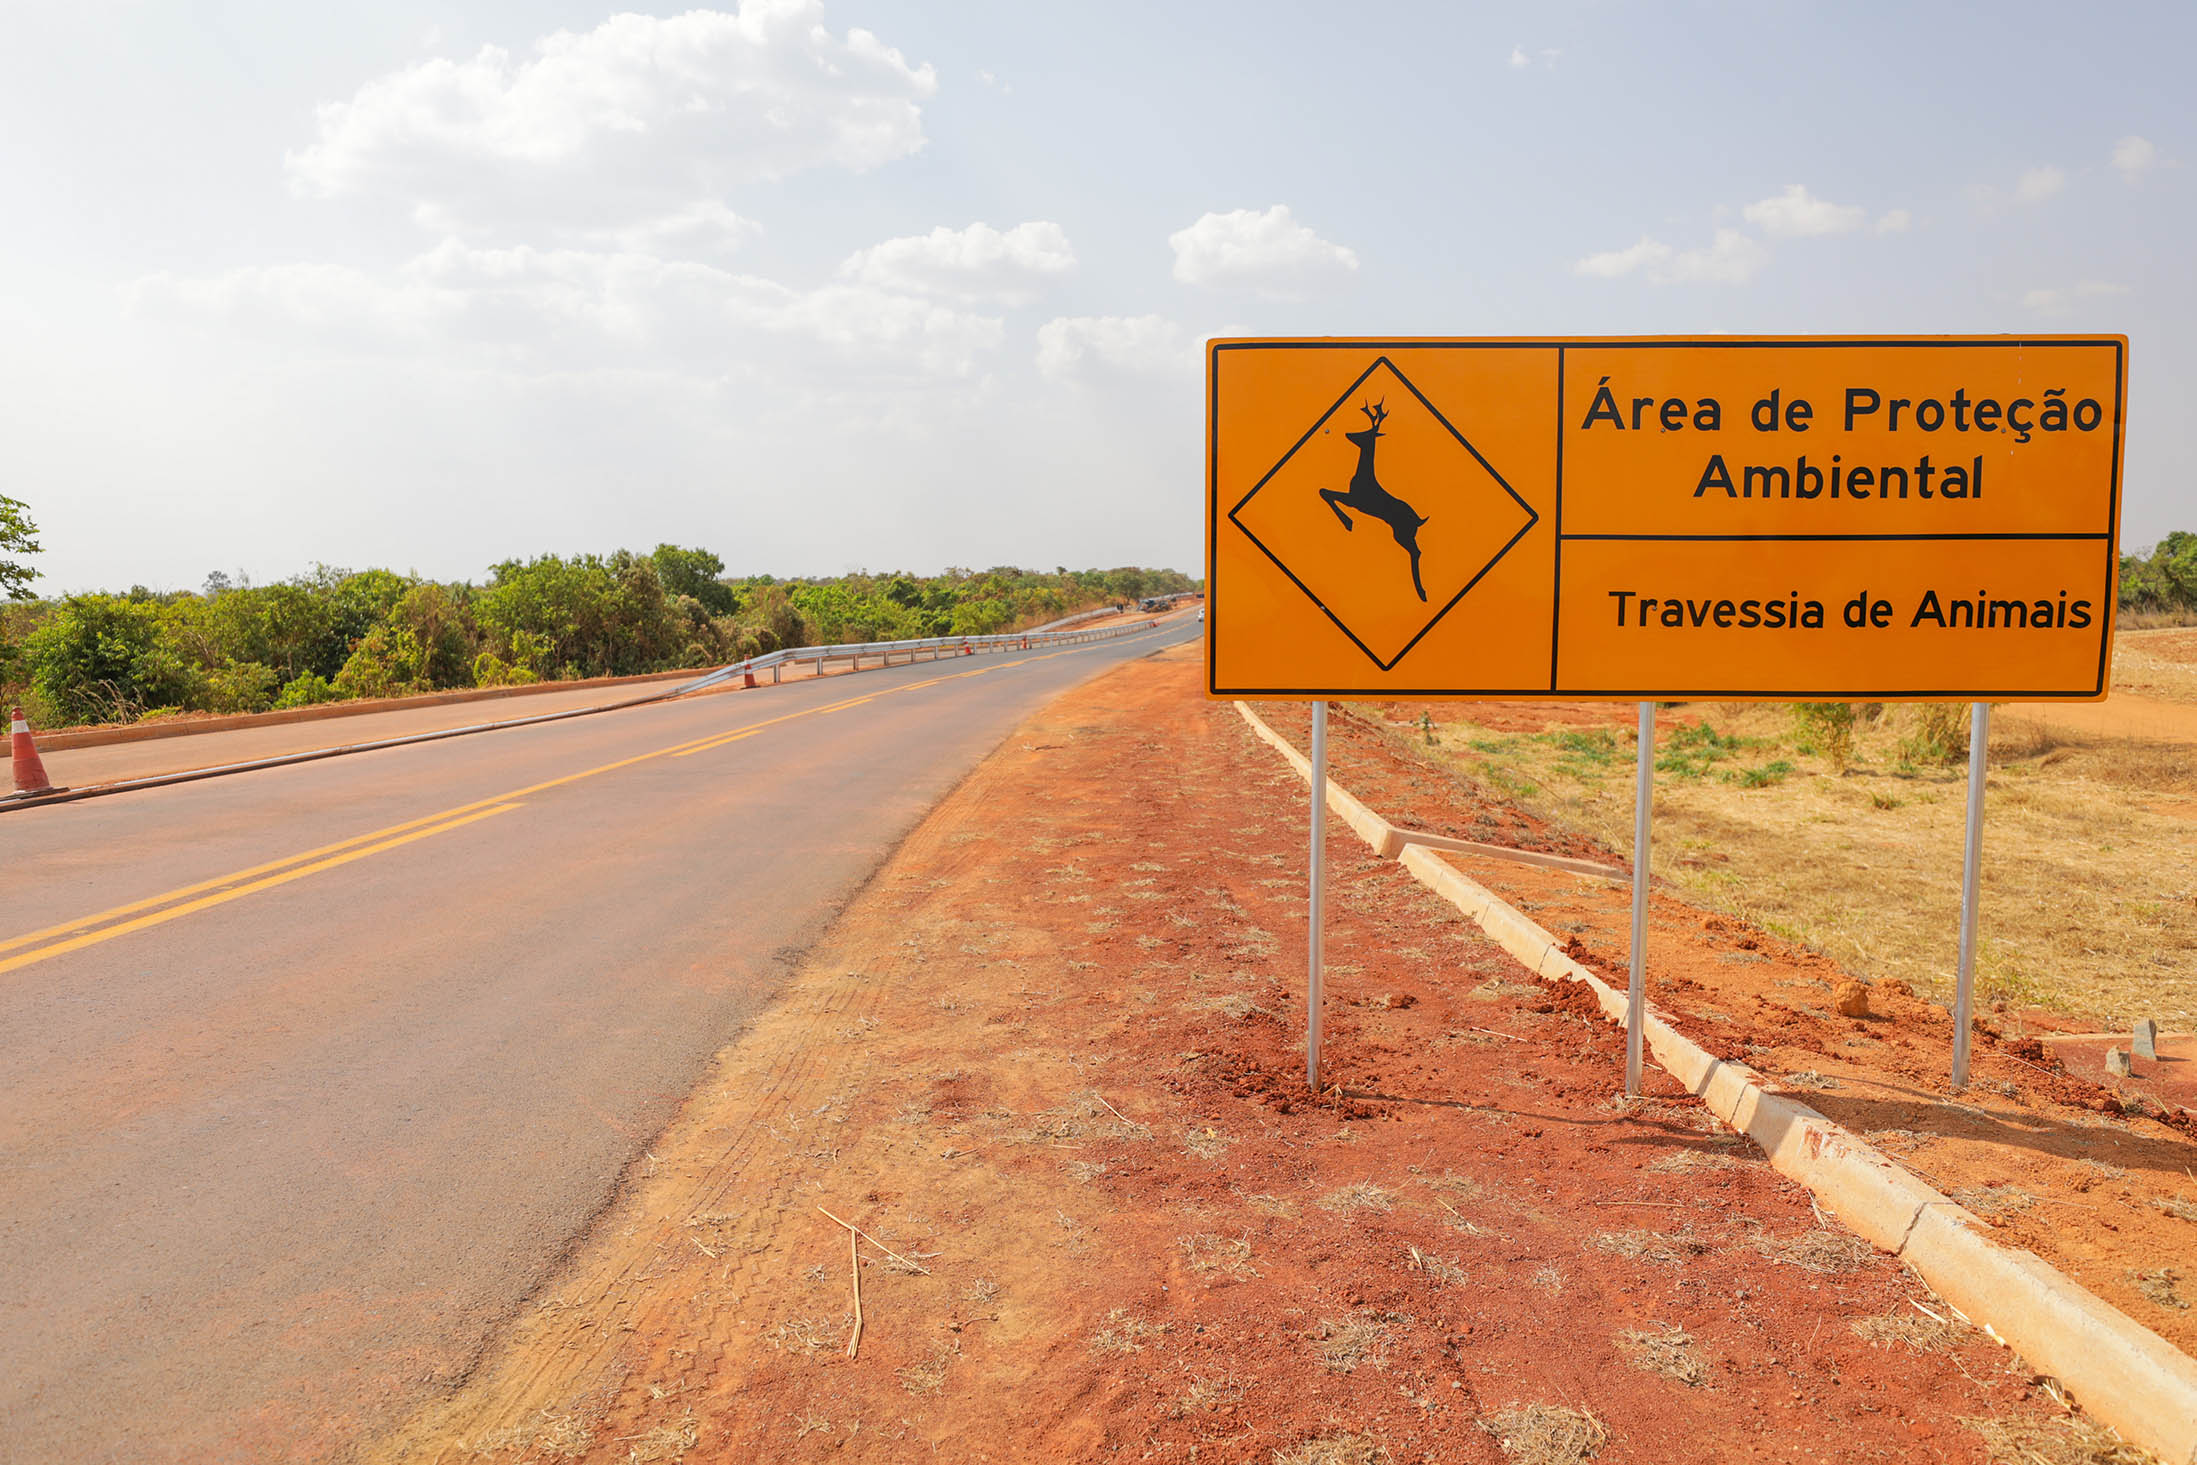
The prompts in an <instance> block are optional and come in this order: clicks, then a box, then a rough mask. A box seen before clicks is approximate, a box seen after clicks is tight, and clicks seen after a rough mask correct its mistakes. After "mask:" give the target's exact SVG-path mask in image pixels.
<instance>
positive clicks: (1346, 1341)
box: [1312, 1309, 1404, 1373]
mask: <svg viewBox="0 0 2197 1465" xmlns="http://www.w3.org/2000/svg"><path fill="white" fill-rule="evenodd" d="M1402 1321H1404V1319H1403V1318H1402V1317H1400V1316H1399V1315H1398V1314H1396V1313H1392V1312H1374V1311H1372V1310H1370V1309H1366V1310H1361V1311H1359V1312H1354V1313H1350V1314H1348V1315H1347V1316H1344V1317H1339V1318H1334V1317H1331V1318H1326V1319H1323V1320H1322V1321H1321V1323H1320V1326H1319V1328H1318V1330H1317V1331H1315V1332H1314V1333H1313V1335H1312V1352H1313V1354H1314V1355H1315V1356H1316V1357H1318V1359H1319V1360H1320V1366H1321V1367H1323V1368H1325V1369H1326V1370H1327V1371H1328V1372H1329V1373H1356V1372H1357V1371H1358V1368H1359V1366H1360V1365H1361V1364H1362V1365H1364V1366H1365V1367H1367V1368H1371V1369H1374V1370H1379V1369H1382V1368H1385V1367H1386V1366H1387V1365H1388V1345H1389V1343H1390V1342H1391V1341H1392V1337H1393V1335H1392V1333H1391V1331H1390V1328H1391V1325H1392V1324H1394V1323H1399V1322H1402Z"/></svg>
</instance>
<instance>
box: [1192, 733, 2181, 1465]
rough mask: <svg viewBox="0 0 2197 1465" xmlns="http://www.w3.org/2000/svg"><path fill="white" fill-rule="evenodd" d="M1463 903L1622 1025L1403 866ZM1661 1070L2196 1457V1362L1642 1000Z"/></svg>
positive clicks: (1508, 919)
mask: <svg viewBox="0 0 2197 1465" xmlns="http://www.w3.org/2000/svg"><path fill="white" fill-rule="evenodd" d="M1236 710H1237V711H1238V712H1239V713H1241V714H1242V715H1243V718H1244V720H1245V721H1246V722H1248V723H1249V724H1250V725H1251V728H1252V730H1253V731H1254V732H1256V733H1257V734H1258V735H1259V736H1260V737H1261V738H1264V739H1265V740H1266V741H1267V742H1269V743H1271V744H1273V745H1274V747H1275V748H1276V749H1277V750H1278V751H1279V752H1280V753H1281V754H1282V756H1283V757H1284V758H1286V759H1287V760H1288V762H1289V764H1290V766H1291V767H1292V768H1294V769H1296V771H1297V774H1298V776H1299V777H1301V778H1303V779H1305V780H1307V781H1308V782H1309V781H1310V779H1311V777H1312V765H1311V762H1310V761H1309V760H1308V759H1306V758H1305V757H1304V756H1303V755H1302V754H1300V753H1299V752H1298V751H1297V750H1296V749H1295V748H1293V747H1291V746H1290V745H1289V743H1288V741H1287V740H1286V739H1284V738H1283V737H1282V736H1281V735H1280V734H1279V733H1276V732H1275V731H1274V730H1273V729H1272V728H1270V727H1268V726H1267V725H1266V723H1265V722H1263V721H1262V720H1260V718H1259V715H1258V714H1257V713H1256V712H1253V711H1252V710H1251V708H1250V706H1249V705H1248V704H1246V703H1243V702H1238V703H1236ZM1327 787H1328V807H1329V808H1331V809H1333V810H1334V811H1335V812H1336V813H1337V814H1339V815H1341V816H1342V817H1343V819H1344V820H1345V821H1347V822H1348V823H1349V824H1350V826H1351V828H1353V829H1355V830H1356V831H1357V832H1358V834H1359V836H1360V837H1361V838H1363V839H1364V840H1365V841H1366V843H1367V844H1369V845H1371V846H1372V847H1373V849H1374V851H1375V852H1376V853H1378V852H1379V851H1380V850H1381V848H1382V846H1383V844H1384V842H1385V841H1386V839H1387V836H1388V831H1389V830H1390V829H1391V828H1392V827H1393V826H1392V825H1390V823H1389V821H1388V820H1387V819H1385V818H1383V817H1382V816H1381V815H1379V814H1376V813H1375V812H1373V810H1371V809H1370V808H1368V807H1366V805H1365V804H1363V803H1361V802H1360V801H1359V800H1357V799H1356V798H1353V797H1352V796H1351V795H1350V794H1349V793H1347V792H1346V791H1344V790H1343V789H1342V787H1341V786H1340V785H1338V784H1337V783H1336V782H1335V781H1334V780H1333V779H1332V778H1330V779H1329V780H1328V785H1327ZM1399 863H1401V864H1402V865H1403V867H1404V868H1405V869H1407V870H1409V871H1410V872H1411V874H1412V876H1413V878H1415V879H1417V880H1418V881H1419V882H1420V883H1421V884H1422V885H1425V886H1426V887H1427V888H1428V889H1430V890H1432V891H1433V892H1434V893H1435V894H1437V895H1440V896H1441V897H1443V898H1444V899H1445V900H1447V901H1449V902H1450V903H1451V904H1452V905H1454V906H1456V907H1457V908H1458V909H1459V910H1460V911H1463V912H1464V913H1465V914H1466V915H1467V916H1469V917H1471V918H1472V920H1473V921H1474V922H1475V923H1476V924H1477V925H1479V927H1480V928H1481V929H1482V930H1483V931H1485V932H1487V934H1488V935H1489V936H1490V937H1492V938H1494V940H1495V942H1496V944H1497V945H1499V946H1501V947H1502V948H1503V949H1504V950H1505V951H1507V952H1509V953H1510V954H1511V955H1512V956H1513V957H1514V958H1516V959H1517V960H1518V961H1519V962H1520V963H1522V964H1523V965H1524V966H1525V967H1526V968H1527V969H1528V970H1530V971H1532V972H1534V973H1536V974H1537V975H1540V976H1544V977H1551V978H1562V979H1564V980H1566V981H1574V982H1585V983H1586V984H1587V986H1588V987H1589V988H1590V989H1591V990H1592V991H1593V992H1594V994H1595V998H1596V1000H1597V1001H1598V1002H1599V1003H1600V1005H1601V1008H1602V1012H1603V1015H1604V1016H1605V1017H1607V1018H1609V1019H1610V1020H1611V1021H1612V1022H1614V1023H1616V1024H1617V1025H1618V1026H1620V1027H1622V1026H1624V1023H1625V994H1624V993H1622V992H1620V991H1618V990H1617V989H1616V988H1614V987H1611V986H1610V985H1609V984H1608V983H1606V982H1604V981H1602V980H1601V978H1599V977H1597V976H1595V974H1594V973H1592V972H1591V971H1589V970H1587V969H1586V968H1585V967H1583V966H1581V965H1580V964H1579V963H1578V962H1576V961H1573V960H1572V959H1571V958H1570V957H1568V956H1566V955H1565V954H1564V948H1563V944H1562V943H1561V942H1559V941H1558V940H1557V939H1556V938H1555V937H1554V936H1552V935H1550V934H1549V933H1548V932H1547V931H1545V930H1543V929H1542V928H1541V927H1540V926H1538V925H1536V924H1535V923H1534V922H1533V921H1531V920H1529V919H1528V918H1527V917H1526V916H1525V915H1524V914H1523V913H1521V912H1519V911H1518V910H1516V909H1514V908H1512V907H1511V906H1509V905H1507V904H1505V903H1504V902H1503V901H1502V900H1501V899H1500V898H1498V897H1497V896H1496V895H1495V893H1494V892H1492V891H1490V890H1489V889H1488V888H1487V887H1486V886H1484V885H1481V884H1480V883H1479V882H1478V881H1476V880H1473V879H1472V878H1471V877H1470V876H1468V875H1466V874H1464V873H1463V872H1462V871H1460V870H1458V869H1457V868H1456V867H1454V866H1452V865H1450V864H1449V863H1448V862H1447V861H1444V860H1442V859H1440V858H1439V857H1437V856H1436V855H1435V854H1434V852H1433V851H1431V850H1428V849H1424V848H1421V847H1419V846H1410V847H1408V848H1406V850H1405V851H1404V854H1403V857H1402V859H1401V861H1400V862H1399ZM1642 1037H1643V1038H1644V1040H1645V1042H1646V1046H1647V1048H1648V1051H1649V1052H1650V1053H1651V1054H1652V1055H1653V1056H1654V1058H1655V1061H1656V1062H1657V1064H1659V1065H1660V1066H1661V1067H1662V1068H1663V1069H1664V1070H1665V1071H1666V1072H1668V1073H1669V1074H1671V1076H1672V1077H1674V1078H1676V1079H1677V1080H1678V1081H1679V1082H1680V1083H1682V1084H1684V1085H1685V1086H1686V1087H1687V1089H1688V1090H1690V1091H1691V1092H1692V1093H1694V1094H1696V1095H1698V1096H1699V1097H1700V1098H1701V1100H1702V1101H1703V1102H1704V1103H1706V1104H1707V1105H1708V1107H1709V1110H1710V1112H1711V1113H1713V1114H1715V1115H1716V1116H1717V1118H1719V1119H1721V1120H1723V1121H1724V1122H1725V1123H1726V1124H1728V1125H1730V1126H1731V1127H1732V1128H1733V1129H1735V1130H1737V1131H1738V1132H1740V1133H1741V1134H1744V1135H1746V1136H1747V1137H1748V1138H1749V1139H1751V1140H1753V1141H1754V1142H1755V1143H1756V1144H1758V1145H1760V1146H1761V1147H1762V1150H1763V1153H1764V1154H1766V1155H1767V1156H1768V1157H1769V1160H1770V1164H1771V1165H1772V1166H1773V1167H1775V1168H1776V1169H1777V1170H1778V1172H1779V1173H1780V1174H1783V1175H1786V1176H1788V1177H1790V1178H1791V1179H1793V1180H1796V1181H1798V1182H1799V1183H1800V1184H1802V1185H1805V1186H1806V1187H1807V1188H1808V1189H1809V1191H1810V1192H1811V1193H1812V1194H1814V1195H1815V1196H1816V1197H1817V1198H1818V1199H1819V1200H1821V1201H1822V1202H1823V1204H1824V1206H1825V1208H1826V1209H1828V1210H1830V1211H1832V1212H1833V1213H1834V1214H1835V1215H1836V1216H1837V1218H1838V1219H1839V1221H1840V1222H1842V1223H1843V1224H1844V1225H1845V1226H1846V1227H1847V1228H1848V1229H1849V1230H1851V1231H1853V1232H1854V1233H1855V1234H1856V1235H1858V1236H1861V1237H1863V1238H1864V1239H1866V1240H1867V1241H1869V1242H1870V1243H1872V1244H1873V1245H1875V1246H1877V1247H1879V1248H1881V1249H1883V1250H1885V1251H1888V1252H1891V1253H1892V1254H1893V1255H1894V1256H1896V1257H1898V1258H1899V1259H1900V1261H1901V1262H1902V1263H1904V1264H1905V1265H1906V1266H1907V1267H1908V1268H1909V1269H1910V1270H1911V1271H1913V1272H1914V1273H1915V1275H1917V1276H1919V1277H1921V1278H1922V1279H1923V1281H1925V1282H1927V1283H1928V1284H1929V1285H1930V1287H1931V1289H1932V1290H1933V1291H1935V1292H1936V1293H1937V1294H1938V1295H1939V1296H1941V1297H1943V1298H1945V1299H1946V1301H1948V1302H1950V1303H1952V1304H1953V1305H1954V1306H1955V1307H1957V1308H1959V1309H1960V1310H1961V1311H1962V1312H1963V1313H1965V1314H1966V1315H1967V1316H1968V1317H1969V1319H1970V1320H1971V1321H1973V1322H1976V1323H1978V1324H1980V1325H1981V1326H1982V1327H1984V1328H1985V1329H1987V1330H1988V1331H1990V1332H1991V1333H1992V1334H1993V1335H1994V1336H1995V1337H1997V1338H1999V1339H2000V1340H2001V1341H2002V1342H2004V1343H2005V1344H2007V1345H2008V1346H2009V1347H2011V1348H2013V1349H2014V1350H2015V1351H2016V1352H2018V1353H2020V1354H2021V1355H2022V1357H2023V1358H2025V1359H2027V1360H2028V1361H2029V1363H2030V1364H2031V1365H2032V1366H2033V1367H2035V1368H2036V1369H2038V1370H2039V1371H2040V1372H2043V1373H2046V1374H2049V1375H2051V1376H2052V1377H2053V1378H2056V1379H2058V1380H2059V1381H2060V1383H2061V1384H2063V1385H2064V1386H2066V1388H2067V1390H2068V1392H2070V1393H2071V1394H2073V1395H2074V1396H2075V1397H2076V1398H2077V1399H2079V1400H2081V1401H2082V1404H2083V1407H2084V1408H2085V1409H2087V1410H2089V1411H2090V1412H2091V1413H2092V1414H2093V1415H2095V1416H2097V1417H2098V1418H2099V1419H2101V1420H2103V1421H2105V1422H2106V1423H2107V1424H2109V1425H2111V1426H2112V1427H2113V1428H2115V1429H2117V1430H2119V1431H2120V1433H2121V1435H2122V1436H2123V1437H2124V1438H2126V1439H2128V1440H2130V1441H2132V1442H2134V1443H2136V1444H2138V1445H2141V1446H2142V1447H2143V1448H2145V1449H2147V1450H2150V1451H2152V1452H2153V1453H2154V1454H2156V1455H2158V1456H2159V1457H2160V1458H2161V1459H2162V1460H2168V1461H2174V1462H2177V1465H2197V1359H2192V1358H2190V1357H2189V1356H2188V1355H2187V1354H2185V1353H2183V1352H2182V1351H2181V1350H2180V1349H2178V1348H2176V1347H2175V1346H2174V1345H2173V1344H2171V1343H2169V1342H2167V1341H2166V1339H2164V1338H2162V1337H2160V1336H2159V1335H2158V1334H2157V1333H2154V1332H2152V1331H2151V1330H2150V1329H2149V1328H2146V1327H2144V1326H2143V1325H2142V1324H2140V1323H2138V1322H2137V1321H2136V1320H2135V1319H2134V1318H2131V1317H2129V1316H2128V1315H2127V1314H2126V1313H2124V1312H2121V1311H2120V1310H2119V1309H2118V1308H2115V1307H2112V1306H2110V1305H2109V1304H2107V1303H2106V1302H2104V1301H2103V1300H2101V1299H2100V1298H2098V1297H2096V1296H2094V1295H2093V1294H2091V1293H2090V1292H2088V1291H2086V1290H2084V1289H2083V1288H2082V1287H2081V1286H2079V1285H2077V1284H2076V1283H2075V1282H2074V1281H2073V1280H2071V1279H2070V1278H2068V1277H2067V1276H2066V1275H2065V1274H2063V1273H2061V1272H2060V1271H2059V1270H2057V1269H2056V1268H2054V1267H2053V1266H2051V1265H2050V1264H2049V1263H2047V1262H2045V1261H2044V1260H2043V1259H2042V1258H2040V1257H2038V1256H2037V1255H2036V1254H2035V1253H2033V1252H2027V1251H2022V1250H2019V1249H2017V1248H2014V1247H2008V1246H2001V1245H2000V1244H1999V1243H1997V1242H1995V1241H1993V1240H1991V1239H1990V1238H1989V1237H1988V1236H1986V1235H1984V1234H1983V1232H1982V1230H1981V1229H1980V1223H1979V1222H1978V1220H1977V1218H1976V1217H1975V1215H1974V1214H1973V1213H1971V1212H1969V1211H1968V1210H1966V1209H1965V1208H1963V1207H1962V1206H1960V1205H1958V1204H1957V1203H1955V1202H1954V1201H1953V1200H1952V1199H1951V1198H1949V1197H1947V1196H1945V1195H1943V1194H1941V1193H1940V1192H1939V1191H1938V1190H1937V1189H1936V1188H1935V1187H1933V1186H1930V1185H1928V1184H1925V1183H1924V1182H1923V1181H1921V1180H1919V1179H1917V1178H1916V1177H1915V1176H1914V1175H1913V1174H1911V1173H1910V1172H1908V1171H1907V1170H1905V1169H1902V1168H1901V1167H1900V1166H1899V1165H1897V1164H1895V1163H1894V1162H1893V1161H1892V1160H1891V1159H1890V1158H1889V1157H1887V1156H1886V1155H1885V1154H1884V1153H1883V1152H1882V1151H1880V1150H1878V1149H1877V1148H1875V1147H1874V1146H1873V1145H1870V1144H1867V1143H1865V1142H1864V1141H1863V1140H1861V1139H1860V1138H1859V1137H1857V1136H1856V1135H1854V1134H1853V1133H1852V1132H1851V1131H1849V1130H1847V1129H1845V1128H1844V1127H1843V1126H1841V1125H1838V1124H1835V1123H1833V1122H1832V1121H1831V1120H1829V1119H1826V1118H1825V1117H1824V1116H1823V1115H1821V1114H1819V1113H1817V1112H1816V1111H1815V1110H1814V1109H1811V1108H1809V1107H1808V1106H1807V1105H1806V1104H1803V1103H1801V1102H1799V1101H1798V1100H1796V1099H1791V1098H1788V1097H1786V1096H1784V1095H1782V1094H1775V1093H1771V1092H1770V1091H1768V1090H1767V1089H1766V1088H1764V1087H1763V1080H1762V1075H1760V1074H1759V1073H1756V1072H1755V1071H1754V1070H1753V1069H1751V1068H1749V1067H1747V1066H1746V1065H1745V1064H1743V1063H1735V1062H1731V1061H1728V1060H1725V1059H1721V1058H1718V1057H1716V1056H1715V1055H1713V1054H1711V1053H1710V1052H1708V1051H1707V1050H1706V1049H1704V1048H1702V1047H1701V1046H1700V1045H1698V1044H1696V1043H1695V1042H1693V1041H1692V1040H1691V1039H1689V1038H1687V1037H1686V1036H1685V1035H1683V1034H1682V1033H1680V1032H1679V1031H1678V1030H1677V1029H1675V1028H1673V1027H1672V1026H1671V1025H1670V1024H1669V1022H1667V1021H1666V1020H1665V1019H1664V1018H1663V1016H1662V1014H1660V1013H1658V1012H1656V1011H1655V1009H1654V1008H1653V1007H1650V1008H1649V1009H1648V1012H1647V1027H1646V1031H1645V1032H1644V1033H1643V1034H1642Z"/></svg>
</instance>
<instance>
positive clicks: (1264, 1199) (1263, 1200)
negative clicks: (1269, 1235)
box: [1243, 1195, 1297, 1220]
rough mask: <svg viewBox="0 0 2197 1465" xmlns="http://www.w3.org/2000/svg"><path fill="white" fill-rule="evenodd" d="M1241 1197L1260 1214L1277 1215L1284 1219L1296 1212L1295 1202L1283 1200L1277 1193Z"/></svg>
mask: <svg viewBox="0 0 2197 1465" xmlns="http://www.w3.org/2000/svg"><path fill="white" fill-rule="evenodd" d="M1243 1199H1244V1204H1246V1205H1248V1206H1250V1207H1251V1209H1252V1210H1254V1211H1257V1212H1258V1213H1259V1214H1260V1215H1262V1216H1278V1217H1281V1218H1283V1219H1285V1220H1286V1219H1288V1218H1289V1217H1291V1216H1294V1215H1296V1214H1297V1203H1296V1202H1295V1201H1293V1200H1284V1199H1282V1198H1281V1197H1280V1196H1278V1195H1247V1196H1245V1197H1244V1198H1243Z"/></svg>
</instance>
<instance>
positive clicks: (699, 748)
mask: <svg viewBox="0 0 2197 1465" xmlns="http://www.w3.org/2000/svg"><path fill="white" fill-rule="evenodd" d="M761 731H762V729H761V728H749V729H748V730H747V731H746V732H736V733H733V734H732V735H730V736H729V737H722V738H719V739H717V740H716V741H715V742H713V743H700V744H697V745H696V746H694V747H691V748H681V749H680V750H679V751H678V752H676V753H674V754H672V755H671V756H672V757H674V758H691V757H693V756H694V755H695V754H696V753H707V752H708V751H710V750H711V749H712V748H722V747H723V746H725V744H727V743H737V742H740V741H741V740H742V739H745V738H752V737H754V736H755V735H756V734H757V733H758V732H761Z"/></svg>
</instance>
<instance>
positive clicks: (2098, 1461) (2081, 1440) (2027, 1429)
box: [1961, 1418, 2156, 1465]
mask: <svg viewBox="0 0 2197 1465" xmlns="http://www.w3.org/2000/svg"><path fill="white" fill-rule="evenodd" d="M1961 1422H1962V1423H1963V1424H1966V1425H1967V1426H1968V1427H1969V1428H1971V1429H1973V1430H1975V1432H1976V1433H1977V1434H1979V1435H1981V1436H1983V1448H1984V1454H1985V1457H1986V1458H1987V1459H1988V1460H1989V1461H1990V1465H2156V1462H2155V1461H2153V1459H2152V1458H2151V1456H2150V1455H2148V1454H2146V1453H2145V1452H2144V1451H2142V1450H2139V1449H2137V1448H2136V1447H2135V1446H2134V1445H2130V1444H2127V1443H2125V1442H2124V1441H2123V1440H2122V1439H2121V1437H2120V1436H2119V1435H2117V1434H2114V1433H2113V1432H2112V1431H2111V1430H2108V1429H2105V1428H2102V1427H2101V1426H2099V1425H2096V1424H2093V1423H2091V1422H2090V1421H2089V1420H2087V1419H2077V1418H2069V1419H2059V1420H2053V1421H2050V1422H2048V1423H2034V1422H2031V1421H2027V1420H2019V1419H1966V1420H1963V1421H1961Z"/></svg>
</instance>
